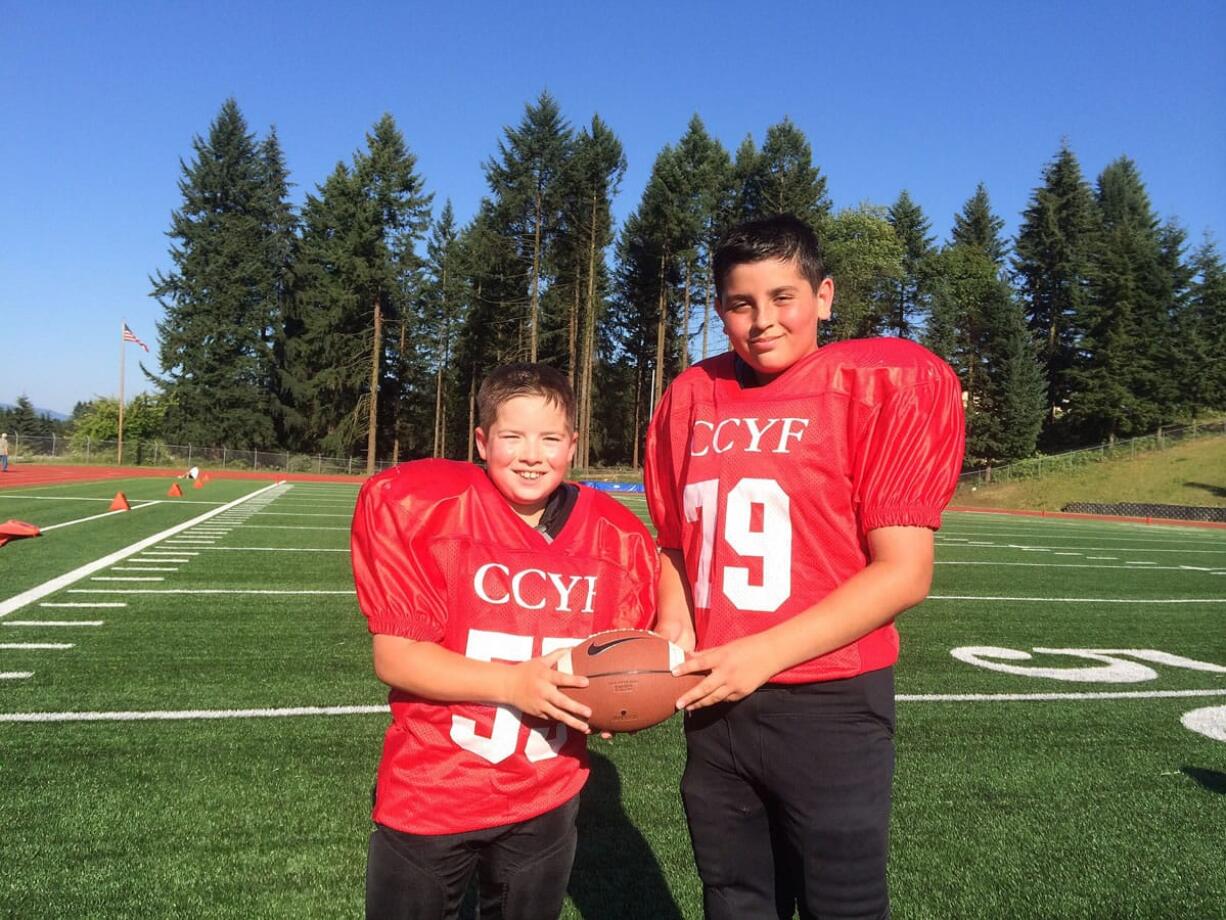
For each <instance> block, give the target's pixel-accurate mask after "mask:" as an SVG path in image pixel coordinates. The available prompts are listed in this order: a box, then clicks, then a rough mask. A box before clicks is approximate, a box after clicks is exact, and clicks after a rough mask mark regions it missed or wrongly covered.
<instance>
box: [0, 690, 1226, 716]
mask: <svg viewBox="0 0 1226 920" xmlns="http://www.w3.org/2000/svg"><path fill="white" fill-rule="evenodd" d="M1214 696H1226V690H1221V689H1212V690H1138V691H1127V690H1124V691H1103V692H1097V693H1096V692H1091V693H1076V692H1074V693H900V694H898V696H897V697H896V699H897V700H898V701H899V702H900V703H1013V702H1061V701H1064V700H1070V701H1079V700H1134V699H1194V698H1198V697H1214ZM387 714H388V707H387V704H386V703H384V704H380V705H378V706H294V707H281V708H270V709H177V710H176V709H169V710H168V709H158V710H145V711H139V710H137V711H133V710H128V711H119V712H11V713H2V714H0V722H158V721H187V720H206V719H275V718H291V717H296V716H298V717H300V716H354V715H387Z"/></svg>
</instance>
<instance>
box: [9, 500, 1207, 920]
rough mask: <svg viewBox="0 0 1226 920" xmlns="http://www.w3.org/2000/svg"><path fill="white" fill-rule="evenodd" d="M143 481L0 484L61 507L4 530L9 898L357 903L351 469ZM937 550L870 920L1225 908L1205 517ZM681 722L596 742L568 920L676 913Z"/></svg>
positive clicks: (358, 777)
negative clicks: (880, 909)
mask: <svg viewBox="0 0 1226 920" xmlns="http://www.w3.org/2000/svg"><path fill="white" fill-rule="evenodd" d="M168 485H169V482H168V481H163V480H156V479H132V480H121V481H111V482H106V483H101V484H96V485H85V484H74V485H67V486H64V485H61V486H42V487H34V488H30V489H25V490H21V491H10V490H5V491H0V520H6V519H8V518H17V519H21V520H27V521H33V522H35V523H38V524H40V525H42V526H44V527H48V528H50V527H51V525H56V524H62V525H65V526H60V527H56V528H55V529H48V530H47V531H46V533H45V535H44V536H43V537H41V538H38V539H33V540H21V541H17V542H14V543H10V544H9V545H7V546H5V547H3V548H0V917H5V918H8V917H12V918H22V920H25V918H57V920H58V918H64V917H101V918H119V917H125V918H126V917H142V918H143V917H232V918H256V917H294V918H307V917H318V918H337V917H357V916H360V915H361V904H362V875H363V867H364V860H365V843H366V835H367V832H368V829H369V818H368V812H369V806H370V789H371V784H372V781H373V777H374V771H375V766H376V763H377V761H378V756H379V747H380V740H381V737H382V733H383V730H384V728H385V725H386V722H387V718H386V715H385V714H384V712H383V711H382V706H381V703H382V700H383V696H384V694H383V691H382V690H381V688H380V685H379V684H378V682H377V681H376V680H375V678H374V677H373V675H372V673H371V669H370V666H369V640H368V637H367V635H366V632H365V628H364V624H363V621H362V619H361V617H360V615H359V613H358V611H357V606H356V603H355V599H354V596H353V593H352V584H351V581H350V576H349V563H348V555H347V551H346V547H347V538H348V523H349V515H350V511H351V509H352V506H353V501H354V498H355V496H356V487H354V486H349V485H345V484H336V485H333V484H307V483H302V484H294V485H290V486H272V487H268V486H267V485H266V484H263V483H251V482H238V481H225V480H216V481H213V482H210V483H209V484H208V486H207V487H206V488H204V489H200V490H192V489H189V490H187V492H186V494H185V496H184V497H183V498H182V499H167V498H166V494H165V493H166V488H167V486H168ZM118 489H122V490H124V492H125V493H126V494H127V496H128V498H129V499H130V500H131V502H132V505H133V510H132V511H129V512H124V513H119V514H113V515H106V516H101V517H95V515H103V514H104V513H105V511H106V508H107V505H108V503H109V501H110V499H111V497H112V496H113V495H114V493H115V491H116V490H118ZM625 500H626V502H627V504H629V505H630V506H631V507H633V508H634V509H635V510H636V511H638V512H639V513H640V514H644V507H643V501H642V499H641V497H634V496H631V497H627V498H626V499H625ZM86 518H90V519H89V520H86ZM938 541H939V543H940V547H939V552H938V565H937V572H936V578H935V581H934V584H933V588H932V597H931V598H930V599H929V600H928V601H926V602H925V603H924V604H923V605H922V606H921V607H919V608H917V609H916V610H913V611H911V612H909V613H907V614H906V615H905V616H904V617H903V618H902V619H901V620H900V623H899V627H900V630H901V632H902V635H903V654H902V660H901V662H900V664H899V667H898V670H897V675H898V693H899V704H898V716H899V727H898V735H897V741H898V755H899V759H898V772H897V780H896V784H895V811H894V825H893V838H892V841H893V843H892V846H893V853H892V863H891V884H892V890H893V898H894V915H895V917H897V918H963V917H965V918H988V917H1027V918H1028V917H1044V918H1047V917H1051V918H1117V917H1120V918H1138V920H1148V918H1167V917H1170V918H1175V917H1180V918H1213V917H1226V859H1223V853H1224V852H1226V531H1221V530H1202V529H1193V528H1159V527H1145V526H1140V525H1127V524H1111V523H1097V522H1081V521H1078V522H1066V521H1052V520H1039V519H1032V518H1021V517H1006V516H1000V515H980V514H951V515H948V516H947V517H946V521H945V527H944V529H943V530H942V531H941V532H940V533H939V534H938ZM1039 650H1045V651H1039ZM1185 722H1186V723H1187V725H1185ZM680 728H681V727H680V723H679V721H677V720H673V721H671V722H669V723H666V724H665V725H663V726H661V727H659V728H656V729H652V730H650V731H646V732H642V733H640V734H638V735H636V736H633V737H619V738H617V739H616V740H615V741H614V742H611V743H606V742H595V741H594V742H593V743H592V748H593V750H594V751H595V752H596V754H595V756H594V757H593V766H594V770H593V779H592V781H591V782H590V783H589V785H588V788H587V790H586V791H585V793H584V801H583V809H582V812H581V818H580V822H581V828H582V830H581V842H580V849H579V855H578V858H577V860H576V866H575V870H574V874H573V877H572V883H571V896H570V900H569V901H568V904H567V909H566V916H568V917H583V918H603V920H615V918H640V917H641V918H653V920H654V918H675V917H687V918H689V917H699V916H701V903H700V896H699V888H698V883H697V878H696V876H695V874H694V871H693V866H692V862H691V858H690V852H689V844H688V840H687V836H686V831H685V823H684V819H683V816H682V813H681V808H680V803H679V800H678V796H677V792H676V787H677V780H678V776H679V774H680V770H681V764H682V761H683V758H684V745H683V743H682V740H681V737H680ZM1194 729H1195V730H1194Z"/></svg>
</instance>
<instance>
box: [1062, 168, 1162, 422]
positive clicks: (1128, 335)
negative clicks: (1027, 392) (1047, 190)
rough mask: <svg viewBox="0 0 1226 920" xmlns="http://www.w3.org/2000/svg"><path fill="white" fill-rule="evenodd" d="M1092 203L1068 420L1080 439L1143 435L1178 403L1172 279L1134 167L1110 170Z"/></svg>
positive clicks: (1149, 208) (1148, 204) (1105, 171)
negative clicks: (1096, 222) (1089, 259)
mask: <svg viewBox="0 0 1226 920" xmlns="http://www.w3.org/2000/svg"><path fill="white" fill-rule="evenodd" d="M1095 198H1096V200H1097V202H1098V205H1099V212H1100V217H1101V220H1102V235H1101V237H1100V240H1099V245H1098V247H1097V250H1096V253H1095V259H1094V263H1093V271H1092V275H1091V289H1090V296H1089V298H1088V302H1087V304H1086V307H1085V309H1084V311H1083V313H1082V316H1081V317H1080V318H1079V319H1078V322H1077V325H1078V327H1079V330H1080V331H1081V340H1080V341H1079V343H1078V345H1079V348H1078V353H1077V356H1076V359H1075V363H1074V367H1073V369H1072V371H1071V373H1070V378H1071V380H1072V383H1073V392H1072V394H1071V395H1070V399H1069V401H1070V410H1069V411H1070V417H1071V419H1072V420H1073V421H1074V424H1075V425H1076V426H1077V428H1078V429H1079V430H1080V432H1081V433H1082V435H1083V436H1085V435H1088V436H1090V437H1095V438H1114V437H1115V436H1117V435H1130V434H1143V433H1145V432H1148V431H1152V430H1153V429H1154V428H1155V427H1156V426H1157V425H1158V424H1160V423H1161V422H1163V421H1166V420H1167V419H1168V418H1169V417H1170V416H1171V414H1172V412H1173V408H1174V405H1175V403H1176V402H1177V399H1178V396H1177V391H1176V388H1175V382H1174V381H1173V380H1172V379H1171V371H1172V369H1173V368H1174V365H1175V359H1174V348H1173V341H1172V332H1171V304H1172V300H1173V290H1172V283H1171V275H1170V273H1169V271H1167V270H1165V269H1164V267H1163V265H1162V253H1161V241H1160V237H1159V233H1158V222H1157V218H1156V217H1155V216H1154V213H1153V210H1152V208H1151V207H1150V203H1149V196H1148V195H1147V194H1146V192H1145V187H1144V185H1143V184H1142V182H1141V177H1140V173H1139V172H1138V171H1137V168H1136V165H1135V164H1134V163H1133V162H1132V161H1131V160H1129V159H1127V158H1126V157H1121V158H1120V159H1118V160H1116V161H1115V162H1113V163H1111V164H1110V165H1108V166H1107V168H1106V169H1104V170H1103V172H1102V174H1101V175H1100V176H1099V179H1098V184H1097V188H1096V192H1095Z"/></svg>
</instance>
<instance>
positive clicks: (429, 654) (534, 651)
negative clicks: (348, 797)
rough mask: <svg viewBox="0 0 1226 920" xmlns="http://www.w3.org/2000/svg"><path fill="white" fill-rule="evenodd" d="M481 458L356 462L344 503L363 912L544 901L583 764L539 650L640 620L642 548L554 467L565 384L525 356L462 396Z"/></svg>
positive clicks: (637, 536)
mask: <svg viewBox="0 0 1226 920" xmlns="http://www.w3.org/2000/svg"><path fill="white" fill-rule="evenodd" d="M477 403H478V415H479V427H478V428H477V431H476V438H477V448H478V450H479V451H480V453H481V457H482V459H484V460H485V461H486V469H485V470H484V471H482V470H481V469H480V468H478V467H476V466H474V465H472V464H469V463H459V462H453V461H447V460H419V461H415V462H412V463H406V464H402V465H400V466H397V467H395V468H393V469H391V470H388V471H387V472H385V473H382V474H380V475H378V476H375V477H374V478H372V479H371V480H370V481H368V482H367V483H366V484H365V486H363V488H362V491H361V494H360V495H359V496H358V503H357V508H356V510H355V512H354V519H353V534H352V544H351V546H352V554H353V573H354V582H355V583H356V585H357V591H358V601H359V603H360V605H361V608H362V612H363V613H364V614H365V616H366V618H367V625H368V627H369V629H370V631H371V633H373V634H374V640H373V641H374V663H375V672H376V673H377V674H378V676H379V679H380V680H382V681H383V682H384V683H386V684H387V685H388V686H389V687H390V688H391V692H390V694H389V701H390V704H391V710H392V725H391V727H390V728H389V729H388V731H387V736H386V739H385V741H384V747H383V757H382V760H381V762H380V764H379V777H378V782H377V785H376V790H375V805H374V821H375V825H376V826H375V830H374V833H373V834H372V835H371V840H370V850H369V854H368V858H367V868H366V916H367V917H368V918H390V917H396V918H415V920H426V918H429V920H442V918H448V917H455V916H457V914H458V912H459V908H460V903H461V899H462V898H463V895H464V891H465V889H466V887H467V885H468V881H469V879H470V878H471V876H472V873H473V871H474V869H475V870H476V872H477V877H478V887H479V893H480V904H481V916H482V918H499V917H501V918H505V920H514V918H521V920H541V918H548V917H556V916H557V915H558V914H559V913H560V912H561V909H562V899H563V897H564V896H565V893H566V884H567V881H568V879H569V877H570V868H571V863H572V861H573V860H574V854H575V843H576V840H575V837H576V832H575V818H576V815H577V813H578V802H579V799H578V793H579V790H580V788H582V786H583V783H584V781H585V780H586V779H587V774H588V766H587V749H586V738H585V735H586V734H587V733H588V726H587V724H586V723H585V722H584V719H586V718H587V717H588V716H589V715H590V712H589V711H588V710H587V708H586V707H584V706H582V705H580V704H579V703H577V702H575V701H574V700H573V699H571V698H569V697H568V696H566V694H565V692H564V691H565V689H566V688H567V687H581V686H584V685H586V683H587V679H586V678H583V677H576V676H571V675H566V674H562V673H560V672H559V671H557V670H556V669H555V668H554V667H553V665H554V663H555V662H556V660H557V659H558V658H559V657H560V656H561V654H562V652H563V651H564V650H565V649H566V648H567V647H569V646H571V645H575V644H576V643H578V642H579V641H581V640H582V639H583V638H585V637H586V636H588V635H590V634H591V633H594V632H598V631H600V630H604V629H613V628H619V627H644V626H646V625H647V624H649V623H650V622H651V619H652V616H653V614H654V611H655V591H656V580H657V574H658V561H657V553H656V550H655V547H654V546H653V543H652V540H651V537H650V535H649V534H648V532H647V530H646V528H645V527H644V526H643V525H642V523H641V522H640V521H639V520H638V518H636V517H635V516H634V514H632V513H631V512H630V511H629V510H627V509H626V508H625V507H624V506H623V505H621V504H619V503H618V502H616V501H614V500H613V499H611V498H609V497H608V496H606V495H603V494H601V493H599V492H596V491H594V490H591V489H587V488H580V487H579V486H576V485H573V484H571V483H567V482H564V481H563V480H564V477H565V475H566V472H567V468H568V466H569V464H570V461H571V459H572V458H573V457H574V452H575V441H576V435H575V431H574V417H575V400H574V395H573V393H572V392H571V388H570V385H569V384H568V383H567V380H566V378H565V377H564V376H563V375H562V374H560V373H558V372H557V371H556V370H554V369H552V368H549V367H546V366H544V365H530V364H519V365H509V366H506V367H502V368H499V369H497V370H495V371H493V372H492V373H490V375H489V376H488V377H487V378H486V379H485V381H484V382H483V383H482V385H481V390H480V393H479V394H478V397H477Z"/></svg>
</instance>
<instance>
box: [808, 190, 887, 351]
mask: <svg viewBox="0 0 1226 920" xmlns="http://www.w3.org/2000/svg"><path fill="white" fill-rule="evenodd" d="M823 231H824V232H823V233H822V234H821V236H822V243H823V246H824V250H825V256H826V264H827V267H828V268H829V270H830V273H831V274H832V275H833V277H834V307H833V311H832V315H831V318H830V321H829V322H826V323H822V325H821V336H822V339H823V341H832V340H836V339H849V338H864V337H866V336H875V335H881V333H882V332H883V331H884V330H885V329H886V327H887V325H888V324H889V322H890V320H891V318H892V316H893V312H894V297H895V294H896V292H897V290H898V286H899V283H900V282H901V280H902V277H903V247H902V244H901V243H900V242H899V240H898V237H897V236H895V234H894V228H893V227H892V226H891V225H890V222H889V220H888V219H887V216H886V211H885V209H884V208H880V207H875V206H871V205H861V206H860V207H857V208H848V209H846V210H843V211H840V212H839V213H838V214H836V215H835V216H834V217H831V218H829V219H827V220H825V221H824V227H823Z"/></svg>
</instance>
